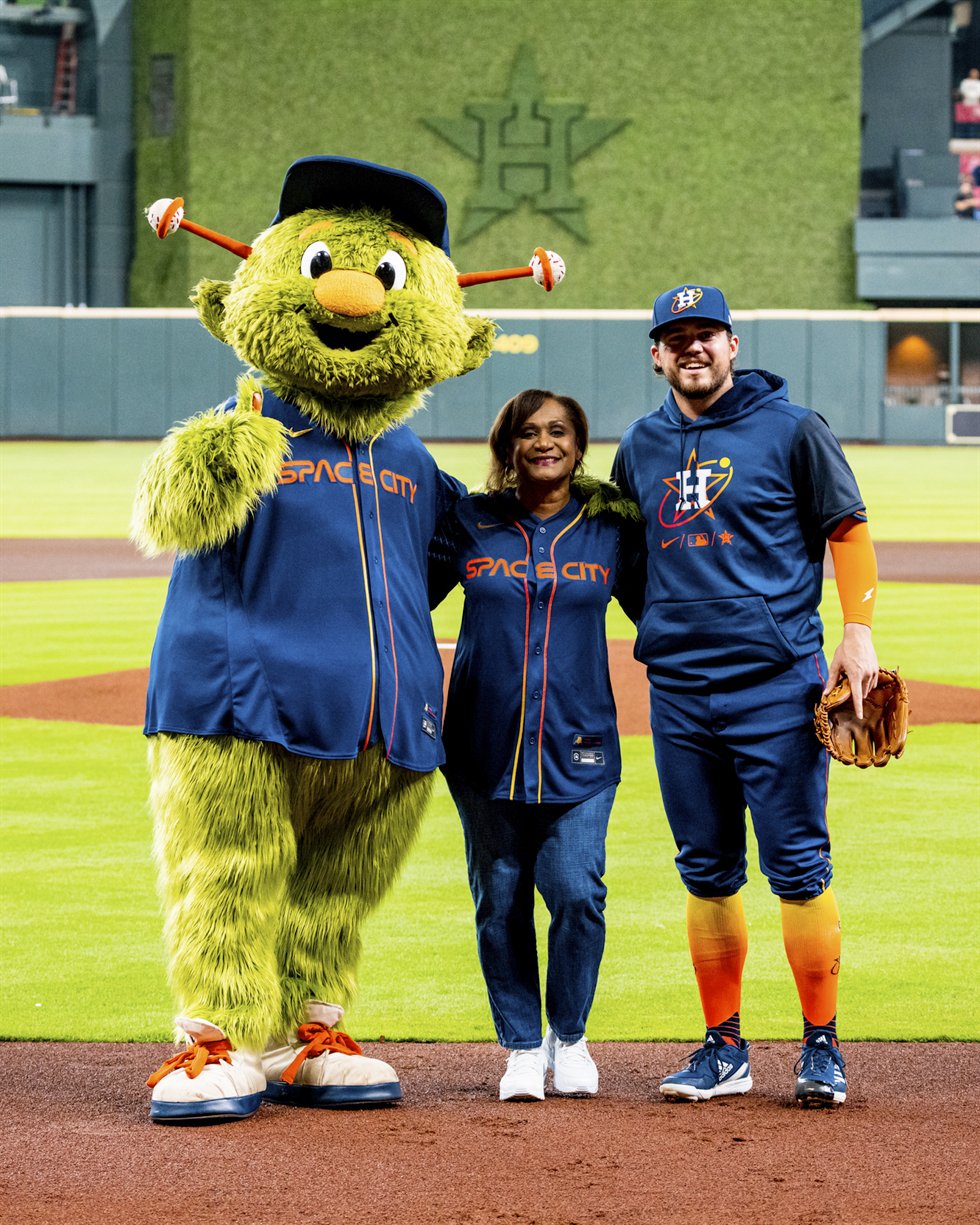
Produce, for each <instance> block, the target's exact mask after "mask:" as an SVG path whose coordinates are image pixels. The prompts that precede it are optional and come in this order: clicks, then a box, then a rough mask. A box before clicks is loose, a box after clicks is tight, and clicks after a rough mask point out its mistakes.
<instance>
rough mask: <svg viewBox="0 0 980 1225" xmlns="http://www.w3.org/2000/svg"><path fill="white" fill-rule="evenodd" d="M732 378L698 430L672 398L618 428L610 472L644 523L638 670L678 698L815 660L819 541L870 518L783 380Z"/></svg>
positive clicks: (820, 431)
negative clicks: (844, 524) (847, 523)
mask: <svg viewBox="0 0 980 1225" xmlns="http://www.w3.org/2000/svg"><path fill="white" fill-rule="evenodd" d="M734 379H735V383H734V386H733V387H732V388H730V389H729V390H728V391H727V392H726V393H725V394H724V395H723V396H721V397H720V398H719V399H718V400H717V401H716V402H715V403H714V404H713V405H712V406H711V407H710V408H709V409H708V410H707V411H706V412H705V413H704V414H703V415H702V416H701V417H699V418H698V419H697V421H690V420H688V418H686V417H685V416H684V415H683V414H682V413H681V411H680V409H679V408H678V406H677V403H676V401H675V400H674V395H673V392H669V393H668V395H667V398H666V400H665V401H664V403H663V405H662V406H661V407H660V408H659V409H657V410H656V411H654V412H652V413H648V414H647V415H646V416H645V417H641V418H640V419H639V420H638V421H634V422H633V424H632V425H631V426H630V427H629V428H628V429H627V431H626V433H625V434H624V435H623V440H622V443H621V444H620V447H619V450H618V452H617V454H616V459H615V462H614V465H613V480H614V481H616V483H617V484H618V485H619V487H620V489H621V490H622V491H623V493H624V494H625V495H627V496H628V497H631V498H633V499H634V500H635V501H637V502H638V503H639V504H640V506H641V507H643V508H644V512H645V515H646V535H647V548H648V564H647V576H646V600H645V608H644V613H643V616H642V618H641V620H640V624H639V632H638V635H637V643H636V657H637V659H640V660H642V661H643V662H644V663H645V664H646V665H647V668H648V672H649V675H650V679H651V681H652V683H653V684H654V685H656V686H658V687H660V688H663V689H666V690H670V691H674V692H681V693H683V692H691V693H706V692H708V691H717V690H724V689H733V688H737V687H739V686H742V685H746V684H751V683H754V682H756V681H758V680H760V679H762V678H763V677H765V676H766V675H767V674H772V673H774V672H777V671H779V670H780V669H781V668H785V667H788V666H789V665H790V664H791V663H792V662H793V661H794V660H797V659H800V658H802V657H803V656H804V655H809V654H812V653H813V652H815V651H818V650H819V649H820V646H821V644H822V642H823V626H822V624H821V621H820V617H819V614H818V612H817V608H818V606H819V604H820V597H821V592H822V582H823V557H824V549H825V546H826V540H827V537H828V536H829V535H830V534H831V533H832V532H833V531H834V529H835V528H836V527H837V526H838V525H839V524H840V523H841V521H842V520H843V519H845V518H846V517H848V516H853V517H854V518H856V519H863V518H865V508H864V503H863V502H862V500H861V494H860V492H859V490H858V487H857V483H856V481H855V480H854V476H853V473H852V472H851V469H850V467H849V466H848V463H847V460H846V459H845V458H844V453H843V451H842V450H841V448H840V444H839V443H838V441H837V439H836V438H835V437H834V435H833V434H832V433H831V431H830V428H829V427H828V425H827V424H826V422H825V421H824V420H823V418H822V417H820V416H819V415H818V414H817V413H814V412H812V411H811V410H809V409H806V408H801V407H800V406H799V405H796V404H791V403H790V402H789V400H788V399H787V396H786V382H785V380H784V379H782V378H780V377H779V376H778V375H774V374H769V373H768V372H767V371H765V370H747V371H736V372H735V374H734ZM654 508H655V510H654ZM651 512H653V513H651Z"/></svg>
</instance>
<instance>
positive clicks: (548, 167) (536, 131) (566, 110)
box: [422, 46, 630, 242]
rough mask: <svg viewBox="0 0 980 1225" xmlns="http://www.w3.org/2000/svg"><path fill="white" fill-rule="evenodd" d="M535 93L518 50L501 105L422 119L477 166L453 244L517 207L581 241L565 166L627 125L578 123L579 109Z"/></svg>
mask: <svg viewBox="0 0 980 1225" xmlns="http://www.w3.org/2000/svg"><path fill="white" fill-rule="evenodd" d="M543 93H544V88H543V86H542V83H541V78H540V75H539V73H538V65H537V61H536V59H535V55H534V51H533V50H532V49H531V48H530V47H527V46H525V47H521V48H520V50H519V51H518V52H517V58H516V59H515V60H514V67H513V70H512V73H511V85H510V93H509V94H508V95H507V97H506V98H505V99H503V100H501V101H500V102H477V103H473V104H471V105H470V106H467V107H465V108H464V118H462V119H440V118H436V117H431V116H426V117H424V118H423V119H422V123H424V124H425V126H426V127H427V128H429V129H430V130H431V131H433V132H435V133H436V135H437V136H441V137H442V139H443V140H445V141H447V142H448V143H449V144H451V145H452V146H453V148H454V149H456V150H458V151H459V152H460V153H462V154H463V155H464V156H465V157H468V158H471V159H472V160H473V161H474V162H477V163H478V165H479V167H480V172H481V173H480V181H479V184H478V187H477V191H476V194H475V195H473V196H470V197H469V199H468V200H467V201H466V216H465V218H464V220H463V225H462V229H461V230H460V233H459V235H458V236H457V241H459V242H468V241H469V239H471V238H474V237H475V236H476V235H477V234H479V233H480V231H481V230H485V229H486V228H487V226H489V225H492V224H493V223H494V222H495V221H498V220H499V219H500V218H501V217H504V216H506V214H507V213H511V212H513V211H514V209H516V208H517V206H518V205H519V204H520V203H521V201H522V200H528V201H529V202H530V204H531V207H532V208H533V209H534V210H535V211H536V212H539V213H547V214H548V215H549V216H551V217H553V218H554V219H555V221H557V222H558V223H559V224H560V225H562V226H564V227H565V229H566V230H569V231H570V232H571V233H572V234H574V235H575V237H576V238H580V239H581V240H582V242H588V241H589V230H588V223H587V221H586V218H585V205H584V202H583V201H582V200H581V199H580V198H579V197H578V196H576V195H575V192H574V191H573V189H572V166H573V165H574V164H575V163H576V162H577V161H579V159H580V158H583V157H585V155H586V154H587V153H591V152H592V150H593V149H597V148H598V147H599V145H601V144H602V143H603V142H604V141H607V140H608V139H609V138H610V137H611V136H615V134H616V133H617V132H619V131H620V130H621V129H622V128H625V127H626V125H627V124H628V123H629V122H630V120H628V119H585V118H583V116H584V114H585V110H586V107H585V105H584V104H583V103H579V102H546V101H544V98H543Z"/></svg>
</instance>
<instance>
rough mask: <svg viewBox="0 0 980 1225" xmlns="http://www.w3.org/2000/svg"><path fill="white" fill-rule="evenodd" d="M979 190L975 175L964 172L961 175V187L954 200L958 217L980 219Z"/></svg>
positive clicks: (971, 219)
mask: <svg viewBox="0 0 980 1225" xmlns="http://www.w3.org/2000/svg"><path fill="white" fill-rule="evenodd" d="M978 191H980V188H977V187H975V186H974V184H973V175H970V174H964V175H961V176H960V189H959V191H958V192H957V193H956V197H955V199H954V200H953V212H954V213H955V215H956V216H957V217H963V218H964V219H965V220H967V221H980V204H978V201H977V193H978Z"/></svg>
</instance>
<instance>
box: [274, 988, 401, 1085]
mask: <svg viewBox="0 0 980 1225" xmlns="http://www.w3.org/2000/svg"><path fill="white" fill-rule="evenodd" d="M343 1015H344V1010H343V1008H341V1007H340V1005H339V1004H324V1003H323V1002H322V1001H321V1000H308V1001H307V1004H306V1018H307V1019H306V1023H305V1024H304V1025H301V1026H300V1027H299V1028H298V1029H297V1030H296V1032H295V1033H292V1034H289V1035H288V1036H287V1037H286V1038H285V1040H283V1039H281V1038H273V1039H271V1040H270V1042H269V1045H268V1047H267V1048H266V1051H265V1054H264V1055H263V1056H262V1068H263V1071H264V1072H265V1076H266V1079H267V1080H268V1082H269V1083H268V1087H267V1088H266V1091H265V1096H266V1098H267V1099H268V1101H270V1102H281V1103H282V1104H283V1105H287V1106H361V1105H370V1104H371V1103H372V1102H391V1101H396V1100H397V1099H398V1098H400V1097H401V1095H402V1087H401V1085H400V1084H399V1083H398V1076H397V1075H396V1073H395V1070H394V1068H391V1067H389V1066H388V1064H386V1063H383V1062H382V1061H381V1060H380V1059H369V1058H368V1057H367V1056H366V1055H362V1054H361V1048H360V1047H359V1046H358V1045H357V1043H356V1042H355V1041H354V1040H353V1038H351V1037H350V1036H349V1035H348V1034H345V1033H340V1032H338V1031H337V1030H335V1029H334V1028H333V1027H334V1025H336V1024H337V1022H338V1021H339V1020H340V1018H341V1017H342V1016H343Z"/></svg>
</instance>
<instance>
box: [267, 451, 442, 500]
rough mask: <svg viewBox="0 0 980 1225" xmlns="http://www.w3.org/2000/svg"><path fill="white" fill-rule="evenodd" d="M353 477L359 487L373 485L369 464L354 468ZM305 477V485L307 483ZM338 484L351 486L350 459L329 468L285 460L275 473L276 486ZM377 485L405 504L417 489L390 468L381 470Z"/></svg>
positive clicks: (406, 478) (351, 467)
mask: <svg viewBox="0 0 980 1225" xmlns="http://www.w3.org/2000/svg"><path fill="white" fill-rule="evenodd" d="M357 475H358V477H359V478H360V482H361V484H362V485H374V484H375V479H374V473H373V472H372V471H371V465H370V464H368V463H360V464H359V465H358V469H357ZM307 478H309V482H308V481H307ZM324 478H326V480H328V481H332V482H334V483H339V484H341V485H353V484H354V466H353V464H352V463H351V462H350V460H346V459H344V460H341V461H340V462H339V463H336V464H334V465H333V466H332V467H331V465H330V464H329V463H328V462H327V461H326V460H325V459H321V460H320V461H319V462H318V463H314V462H313V460H311V459H290V460H287V461H286V462H285V463H284V464H283V465H282V468H281V469H280V471H279V482H278V483H279V484H280V485H295V484H297V483H299V484H300V485H305V484H307V483H310V484H314V485H315V484H318V483H319V482H320V481H321V480H322V479H324ZM377 484H378V485H380V486H381V488H382V489H383V490H384V491H385V492H386V493H395V494H398V495H399V496H400V497H403V498H408V500H409V502H414V501H415V493H416V490H417V489H418V485H416V484H415V483H414V482H413V481H412V479H411V478H410V477H407V476H402V475H401V474H400V473H398V472H392V471H391V469H390V468H384V469H382V471H381V472H379V473H378V479H377Z"/></svg>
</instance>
